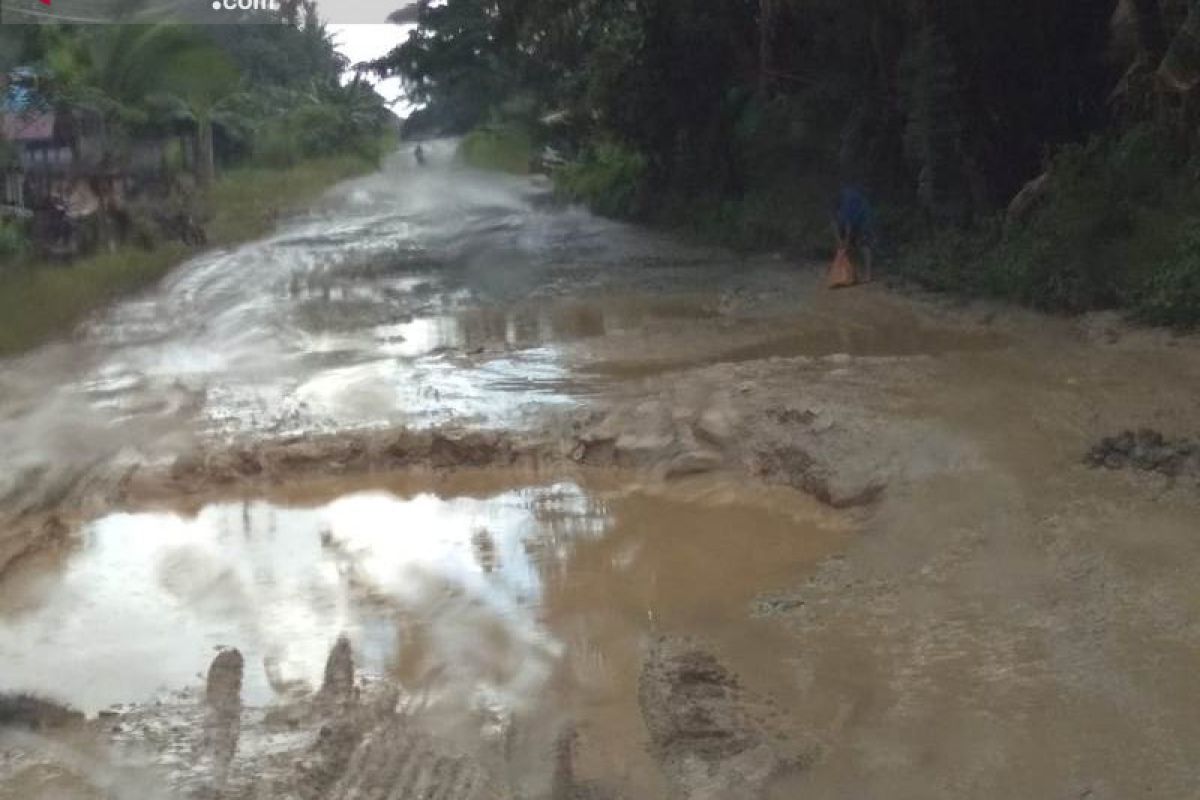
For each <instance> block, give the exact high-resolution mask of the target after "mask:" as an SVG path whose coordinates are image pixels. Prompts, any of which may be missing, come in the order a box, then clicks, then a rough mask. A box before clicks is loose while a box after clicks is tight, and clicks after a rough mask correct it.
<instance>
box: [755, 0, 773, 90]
mask: <svg viewBox="0 0 1200 800" xmlns="http://www.w3.org/2000/svg"><path fill="white" fill-rule="evenodd" d="M774 28H775V0H758V94H759V98H760V99H762V100H765V99H766V98H767V93H768V92H769V91H770V89H771V65H772V62H773V61H774V59H773V58H772V54H771V37H772V35H773V31H774Z"/></svg>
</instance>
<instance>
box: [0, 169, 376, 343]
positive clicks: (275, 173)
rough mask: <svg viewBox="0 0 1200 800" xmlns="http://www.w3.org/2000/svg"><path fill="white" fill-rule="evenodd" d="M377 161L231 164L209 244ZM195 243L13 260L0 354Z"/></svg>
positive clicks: (221, 180)
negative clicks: (49, 260) (67, 258)
mask: <svg viewBox="0 0 1200 800" xmlns="http://www.w3.org/2000/svg"><path fill="white" fill-rule="evenodd" d="M374 167H375V162H374V161H372V160H369V159H366V158H363V157H362V156H361V155H342V156H329V157H326V158H318V159H310V160H307V161H303V162H301V163H299V164H297V165H296V166H293V167H282V168H280V167H255V166H243V167H237V168H234V169H231V170H229V171H228V172H225V173H223V174H222V175H220V176H219V177H218V178H217V179H216V181H215V182H214V184H213V186H212V188H211V191H210V193H209V196H208V200H207V203H208V205H209V206H210V207H211V215H210V216H208V223H207V231H208V236H207V242H206V244H205V245H204V246H208V247H211V246H219V245H228V244H234V243H237V242H241V241H246V240H248V239H253V238H254V237H256V236H259V235H262V234H264V233H266V232H268V231H269V230H270V229H271V228H272V227H273V226H274V224H275V222H276V220H277V219H278V218H279V217H281V216H286V215H287V214H288V213H289V211H292V210H298V209H302V208H303V207H304V206H305V205H306V204H307V203H308V202H310V201H311V200H313V199H315V198H316V197H317V196H318V195H320V194H321V192H322V191H324V190H325V189H326V188H328V187H329V186H330V185H332V184H334V183H336V182H337V181H339V180H342V179H344V178H349V177H353V176H354V175H358V174H362V173H366V172H369V171H370V170H372V169H374ZM24 247H25V245H24V244H22V248H24ZM197 249H199V246H189V245H186V244H183V243H182V242H177V241H163V242H158V243H156V244H154V245H153V246H151V247H145V246H142V245H138V244H134V243H126V244H120V245H116V246H115V247H114V248H113V249H112V250H104V251H102V252H98V253H93V254H90V255H86V256H82V257H80V258H78V259H76V260H74V261H72V262H71V263H69V264H46V263H44V262H38V261H33V260H29V261H17V262H15V263H10V264H9V265H8V266H7V267H6V268H4V269H3V270H0V356H3V355H11V354H13V353H18V352H20V351H22V350H25V349H27V348H29V347H30V346H32V345H35V344H37V343H39V342H42V341H44V340H46V339H48V338H51V337H53V336H56V335H60V334H62V333H64V332H67V331H69V330H70V329H71V328H72V327H73V326H74V325H75V323H77V322H79V321H80V320H81V319H83V318H84V317H85V316H86V315H87V314H89V313H90V312H92V311H95V310H96V309H98V308H102V307H104V306H105V305H106V304H107V303H109V302H111V301H112V300H114V299H116V298H119V297H121V296H122V295H125V294H128V293H130V292H133V291H136V290H138V289H143V288H145V287H146V286H149V285H151V284H153V283H154V282H155V281H157V280H158V279H160V278H161V277H162V276H163V275H165V274H166V273H167V272H168V271H169V270H170V269H171V268H172V267H174V266H175V265H177V264H178V263H179V262H181V261H182V260H183V259H185V258H186V257H187V256H188V255H190V254H192V253H194V252H196V251H197Z"/></svg>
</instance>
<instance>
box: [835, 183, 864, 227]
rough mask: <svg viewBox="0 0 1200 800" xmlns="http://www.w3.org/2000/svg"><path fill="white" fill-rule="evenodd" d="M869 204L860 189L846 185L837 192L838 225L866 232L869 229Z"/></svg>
mask: <svg viewBox="0 0 1200 800" xmlns="http://www.w3.org/2000/svg"><path fill="white" fill-rule="evenodd" d="M871 218H872V214H871V204H870V203H868V202H867V196H866V195H865V194H863V193H862V190H861V189H858V188H856V187H853V186H847V187H845V188H843V189H842V191H841V192H840V193H839V194H838V205H837V221H838V225H840V226H842V227H843V228H848V229H850V230H852V231H858V232H860V233H866V232H867V231H869V230H870V229H871Z"/></svg>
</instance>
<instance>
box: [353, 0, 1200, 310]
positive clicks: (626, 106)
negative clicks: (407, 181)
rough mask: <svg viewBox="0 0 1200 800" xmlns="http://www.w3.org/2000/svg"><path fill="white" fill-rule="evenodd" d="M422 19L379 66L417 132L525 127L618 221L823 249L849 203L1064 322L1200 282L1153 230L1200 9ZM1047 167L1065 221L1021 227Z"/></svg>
mask: <svg viewBox="0 0 1200 800" xmlns="http://www.w3.org/2000/svg"><path fill="white" fill-rule="evenodd" d="M416 19H417V22H418V27H417V29H416V31H415V32H414V33H413V34H412V35H411V37H410V38H409V39H408V40H407V41H406V42H403V43H402V44H401V45H400V46H398V47H397V48H396V49H395V50H394V51H393V52H392V53H391V54H390V55H389V56H388V57H386V58H384V59H381V60H380V61H379V62H377V63H376V64H375V65H374V67H375V68H376V69H377V70H379V71H380V72H383V73H387V74H399V75H402V76H403V77H404V78H405V79H407V81H408V82H409V84H410V86H411V89H412V92H413V94H414V96H415V97H416V98H417V99H418V100H419V101H420V102H421V103H423V104H424V105H423V107H422V109H421V111H419V112H418V113H417V114H415V115H414V117H413V118H412V119H411V120H410V123H409V124H410V128H411V129H412V131H413V132H415V133H419V132H421V131H434V130H440V131H453V132H462V131H466V130H468V129H471V128H474V127H478V126H480V125H487V126H488V127H489V128H492V129H495V128H496V127H497V126H512V125H523V126H526V128H527V130H528V131H529V133H530V134H531V135H532V136H533V137H534V140H535V142H537V143H538V144H543V143H547V142H548V143H552V144H553V145H554V146H555V147H556V149H558V150H560V151H562V152H563V153H565V154H566V155H567V156H568V158H569V160H570V162H571V163H570V165H569V166H568V167H567V168H565V169H564V170H563V171H562V172H561V174H560V184H561V185H562V186H563V187H564V189H565V190H566V191H568V192H569V193H571V194H573V195H574V196H577V197H580V198H582V199H584V200H587V201H589V202H591V203H593V204H594V205H596V206H597V207H598V208H600V209H601V210H603V211H605V212H606V213H611V214H616V215H625V216H634V217H639V218H645V219H651V220H658V221H665V222H670V223H690V224H693V225H695V226H696V227H697V228H700V229H703V230H706V231H710V232H711V231H718V232H720V234H721V235H722V237H723V238H725V239H726V240H730V241H733V242H735V243H743V244H748V245H771V246H777V245H793V246H795V247H799V248H803V249H805V250H808V249H813V248H814V247H818V246H819V247H825V246H826V245H825V240H826V238H827V236H826V231H827V230H828V205H829V199H828V198H829V197H830V196H831V195H832V193H833V191H834V189H835V187H836V186H837V185H838V184H839V183H844V182H848V181H853V182H857V183H861V184H863V185H865V186H866V187H867V188H868V190H869V192H870V193H871V195H872V196H873V197H874V198H875V200H876V204H877V205H879V206H880V207H881V209H882V212H883V216H884V218H885V219H886V220H887V221H888V222H889V223H890V224H889V225H888V231H886V236H885V238H886V239H888V240H890V241H891V243H892V245H893V246H892V248H891V251H892V254H893V255H898V254H899V252H900V251H901V250H902V249H903V250H904V251H905V252H907V253H909V255H910V256H912V258H905V259H894V261H897V262H898V263H897V266H899V267H900V268H902V269H906V270H907V271H909V272H910V274H912V275H915V276H917V277H919V278H921V279H923V280H927V281H928V282H930V283H933V284H935V285H943V286H954V287H957V288H969V290H971V291H989V292H994V293H998V294H1001V295H1003V296H1006V297H1010V298H1013V299H1018V300H1023V301H1026V302H1033V303H1036V304H1038V305H1041V306H1044V307H1048V308H1064V309H1083V308H1093V307H1101V306H1109V305H1114V304H1131V303H1132V304H1136V303H1139V302H1141V301H1142V299H1143V298H1145V297H1149V296H1161V295H1162V293H1163V292H1164V291H1169V289H1166V288H1164V287H1165V286H1168V284H1169V285H1176V284H1179V285H1190V284H1186V282H1183V283H1180V279H1175V282H1174V283H1170V281H1168V279H1167V278H1162V277H1155V275H1157V271H1158V269H1159V268H1160V266H1161V265H1163V264H1172V263H1176V262H1174V261H1172V256H1171V255H1169V254H1168V255H1166V256H1163V255H1162V251H1163V250H1164V249H1167V250H1169V251H1170V252H1171V253H1174V252H1175V251H1176V248H1175V245H1177V244H1178V243H1179V242H1181V241H1182V240H1183V239H1184V238H1185V237H1184V236H1183V233H1182V231H1179V230H1167V229H1168V228H1170V227H1171V226H1170V225H1164V224H1163V222H1162V220H1161V219H1155V217H1156V215H1159V216H1161V215H1175V216H1178V215H1181V214H1183V213H1184V211H1186V210H1188V209H1190V208H1192V205H1193V204H1192V201H1191V198H1190V193H1191V191H1192V190H1191V189H1190V185H1184V184H1186V183H1187V182H1186V181H1182V182H1181V181H1180V180H1173V181H1171V186H1170V187H1169V188H1168V187H1166V186H1163V187H1160V188H1161V189H1162V191H1158V189H1156V188H1155V187H1156V186H1157V184H1156V180H1157V179H1158V177H1159V176H1162V175H1171V176H1178V175H1182V174H1187V165H1188V164H1190V163H1191V160H1192V148H1193V144H1194V142H1193V139H1194V136H1193V134H1194V129H1195V121H1196V110H1197V108H1200V103H1197V102H1196V98H1195V97H1193V89H1194V88H1195V86H1196V84H1197V82H1200V45H1198V44H1197V43H1198V42H1200V37H1197V36H1196V33H1197V32H1200V10H1197V6H1196V4H1188V3H1186V2H1184V0H1121V2H1118V0H979V1H978V2H971V3H963V2H954V1H953V0H864V2H860V3H847V2H844V0H444V1H442V2H437V3H432V2H427V1H426V2H422V3H421V4H420V6H419V8H418V10H417V14H416ZM1139 148H1142V149H1144V150H1147V151H1148V152H1147V153H1146V154H1139V153H1138V152H1134V151H1137V150H1138V149H1139ZM1151 153H1153V154H1157V155H1156V158H1157V160H1155V159H1154V158H1148V157H1146V156H1148V155H1149V154H1151ZM1151 162H1153V163H1151ZM1047 169H1049V170H1050V173H1051V177H1050V178H1049V179H1047V180H1045V181H1043V182H1042V184H1040V186H1041V187H1042V189H1043V190H1044V194H1046V195H1049V199H1046V197H1041V198H1040V199H1039V201H1038V202H1037V203H1035V204H1034V205H1035V207H1034V208H1033V210H1032V211H1031V212H1030V213H1029V214H1028V215H1027V216H1026V217H1025V218H1024V221H1023V223H1022V225H1023V227H1020V229H1017V228H1014V227H1013V226H1011V225H1010V226H1005V225H1003V224H1002V223H1001V221H1000V219H999V217H1000V215H1002V214H1003V212H1004V210H1005V209H1006V207H1007V206H1008V204H1009V202H1010V201H1011V200H1012V198H1013V197H1014V196H1015V195H1016V194H1017V193H1018V191H1019V190H1020V189H1021V188H1022V186H1023V185H1025V184H1026V182H1028V181H1030V180H1032V179H1034V178H1036V177H1037V176H1039V175H1041V174H1042V173H1043V172H1045V171H1046V170H1047ZM1164 237H1165V238H1166V239H1168V240H1171V245H1172V246H1171V247H1169V248H1164V246H1163V242H1162V241H1161V239H1163V238H1164ZM901 244H905V245H919V246H915V247H914V246H908V247H905V248H901V247H900V245H901ZM985 252H986V253H990V254H991V255H992V258H991V260H990V261H989V262H988V263H986V264H985V263H984V261H985V259H980V258H979V255H980V253H985ZM1143 253H1145V255H1142V254H1143ZM963 255H970V256H971V263H964V264H959V263H954V264H951V265H948V264H947V263H945V262H946V259H951V260H955V259H958V258H960V257H961V256H963ZM1130 258H1132V261H1130ZM1180 269H1182V268H1180ZM1139 271H1141V272H1144V273H1145V274H1141V273H1140V272H1139ZM1152 286H1153V287H1157V288H1153V289H1152V288H1150V287H1152ZM1147 302H1149V301H1147ZM1155 307H1163V303H1162V301H1161V300H1159V301H1155ZM1172 314H1173V315H1174V316H1176V317H1178V316H1180V315H1179V314H1175V312H1172ZM1197 315H1198V316H1200V312H1198V314H1197ZM1183 316H1187V315H1186V314H1183Z"/></svg>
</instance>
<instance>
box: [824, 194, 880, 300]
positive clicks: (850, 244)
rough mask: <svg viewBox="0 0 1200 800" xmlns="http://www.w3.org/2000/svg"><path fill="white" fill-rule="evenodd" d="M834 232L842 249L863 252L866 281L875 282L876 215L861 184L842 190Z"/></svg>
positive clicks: (835, 214)
mask: <svg viewBox="0 0 1200 800" xmlns="http://www.w3.org/2000/svg"><path fill="white" fill-rule="evenodd" d="M834 232H835V235H836V236H837V244H838V248H839V249H840V248H845V249H846V250H850V249H854V250H857V251H858V252H859V253H861V254H862V263H863V280H864V282H866V283H870V281H871V267H872V260H873V258H874V254H873V253H872V251H873V250H874V247H875V214H874V212H873V211H872V210H871V204H870V203H869V202H867V196H866V194H864V193H863V191H862V189H859V188H858V187H857V186H845V187H843V188H842V190H841V191H840V192H839V193H838V201H837V209H836V211H835V212H834Z"/></svg>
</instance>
